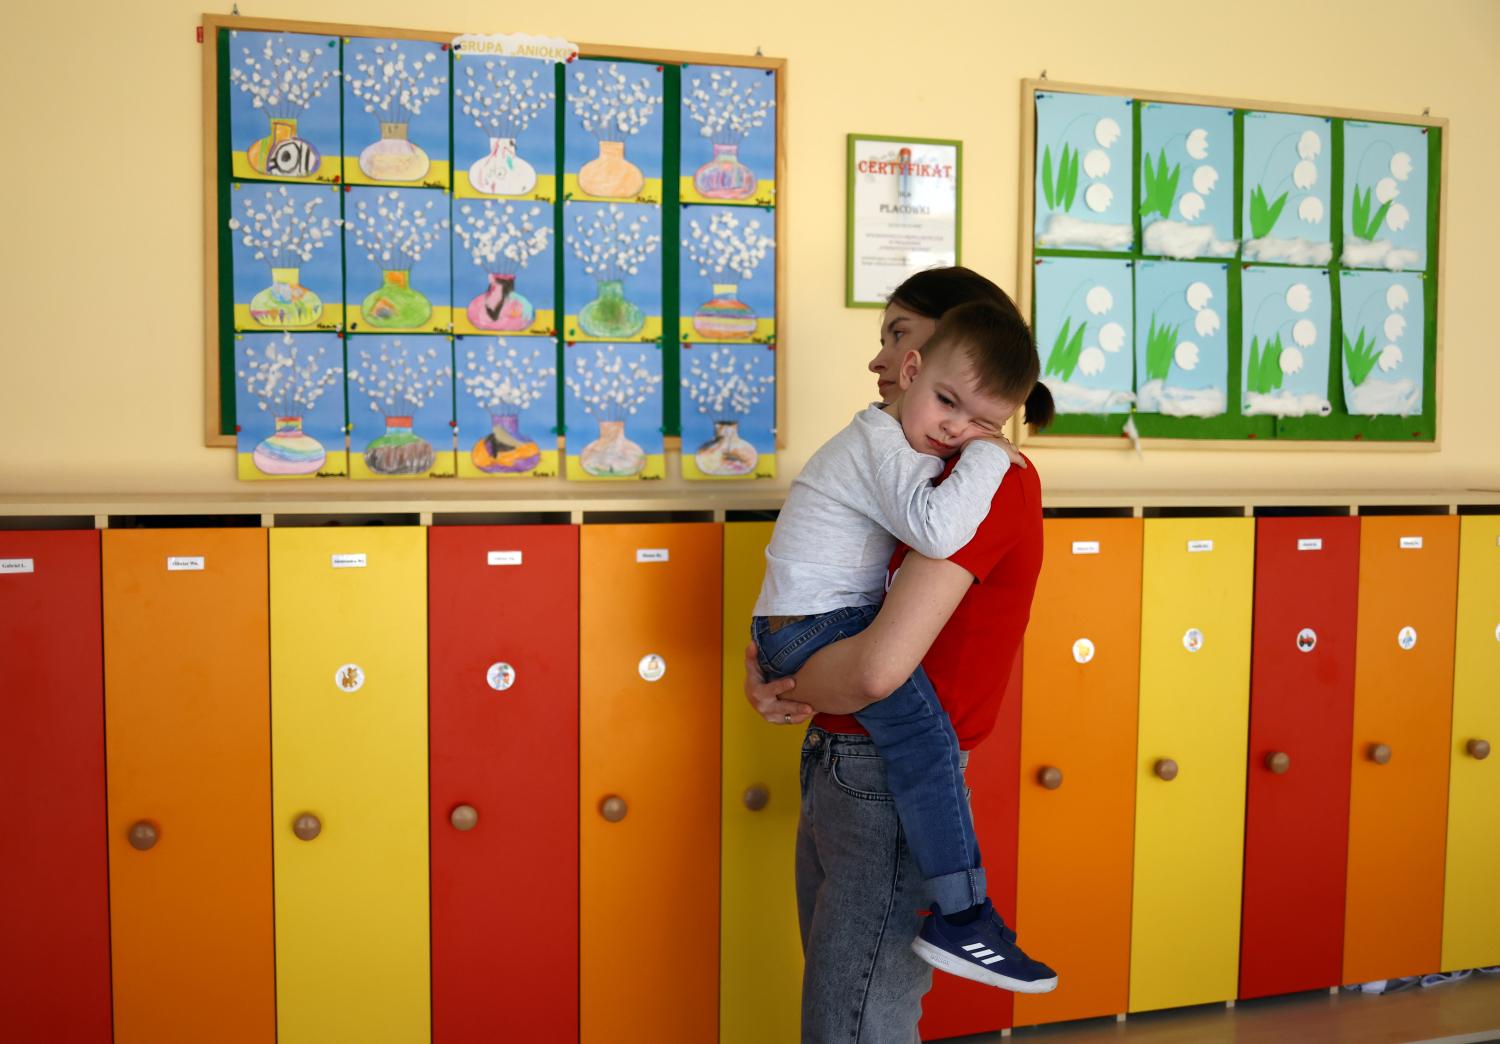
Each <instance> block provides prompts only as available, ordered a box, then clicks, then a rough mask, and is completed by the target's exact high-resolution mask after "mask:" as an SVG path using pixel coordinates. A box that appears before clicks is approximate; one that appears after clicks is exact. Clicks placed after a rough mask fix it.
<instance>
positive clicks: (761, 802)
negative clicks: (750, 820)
mask: <svg viewBox="0 0 1500 1044" xmlns="http://www.w3.org/2000/svg"><path fill="white" fill-rule="evenodd" d="M770 803H771V788H770V787H768V786H766V785H765V784H764V783H752V784H751V785H750V786H748V787H746V788H745V807H746V808H748V809H749V810H750V811H751V812H759V811H760V810H761V809H763V808H765V807H766V806H767V805H769V804H770Z"/></svg>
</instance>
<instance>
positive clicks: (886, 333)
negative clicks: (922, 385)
mask: <svg viewBox="0 0 1500 1044" xmlns="http://www.w3.org/2000/svg"><path fill="white" fill-rule="evenodd" d="M936 329H937V320H936V319H930V318H928V317H927V316H925V315H918V314H917V313H916V312H913V311H912V310H911V309H910V308H907V307H906V306H905V305H899V304H894V303H892V304H888V305H886V306H885V314H884V315H882V316H881V317H880V353H879V354H878V355H876V356H875V358H873V359H871V360H870V372H871V373H873V374H874V375H875V380H876V384H877V386H878V388H879V391H880V399H881V401H882V402H893V401H895V399H896V398H897V397H898V396H899V395H900V394H901V385H900V383H899V377H900V371H901V360H902V359H903V358H904V357H905V355H906V353H907V352H908V351H912V350H915V349H919V348H921V347H922V345H924V344H926V343H927V338H929V337H931V336H932V331H934V330H936Z"/></svg>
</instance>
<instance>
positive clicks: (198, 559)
mask: <svg viewBox="0 0 1500 1044" xmlns="http://www.w3.org/2000/svg"><path fill="white" fill-rule="evenodd" d="M202 571H203V556H202V555H168V556H167V572H169V573H201V572H202Z"/></svg>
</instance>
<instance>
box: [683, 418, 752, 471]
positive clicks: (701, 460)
mask: <svg viewBox="0 0 1500 1044" xmlns="http://www.w3.org/2000/svg"><path fill="white" fill-rule="evenodd" d="M693 459H694V460H696V461H697V462H698V470H699V471H701V472H703V474H705V475H748V474H750V473H751V472H752V471H754V470H755V463H756V461H758V460H759V459H760V454H759V453H757V452H756V451H755V447H754V446H752V445H750V443H748V442H746V441H745V440H744V439H742V438H740V423H739V421H727V420H721V421H714V437H713V438H712V439H710V440H709V441H707V442H705V443H704V444H703V445H701V446H699V447H698V452H697V453H696V454H694V455H693Z"/></svg>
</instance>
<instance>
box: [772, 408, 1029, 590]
mask: <svg viewBox="0 0 1500 1044" xmlns="http://www.w3.org/2000/svg"><path fill="white" fill-rule="evenodd" d="M1009 467H1010V458H1009V457H1007V456H1006V454H1005V451H1004V450H1002V449H1001V448H1000V447H999V446H996V445H995V444H994V443H991V442H985V441H981V440H976V441H974V442H970V443H969V444H968V445H967V446H965V447H964V451H963V456H962V457H961V458H960V460H959V462H958V464H957V465H956V466H955V467H954V469H953V472H952V474H950V475H949V476H948V478H947V479H946V480H944V481H943V483H942V484H941V485H936V486H935V485H933V480H934V479H936V478H937V477H938V475H940V474H942V470H943V461H942V460H941V459H939V458H938V457H934V456H931V455H930V454H926V453H919V452H917V451H916V450H914V449H912V448H911V445H910V443H908V442H907V441H906V434H905V433H904V432H903V431H902V430H901V423H900V422H899V421H897V420H896V419H895V418H894V417H892V416H891V415H890V414H888V413H886V412H885V411H884V410H882V409H881V408H880V405H879V404H878V403H876V404H873V405H871V406H870V407H868V408H867V409H864V410H861V411H860V412H859V413H857V414H855V415H854V419H853V420H852V421H850V422H849V424H848V426H846V427H845V428H844V429H843V430H842V431H840V432H839V433H838V434H837V435H835V436H834V437H833V438H831V439H829V440H828V441H827V442H826V443H824V444H823V445H822V447H820V448H819V449H818V451H817V452H816V453H814V454H813V455H812V458H811V459H810V460H809V461H808V462H807V466H806V467H804V468H803V469H802V473H801V474H800V475H798V476H797V478H796V480H795V481H793V483H792V486H791V489H790V490H788V491H787V497H786V503H785V504H784V505H783V506H782V509H781V514H780V516H779V517H778V518H777V520H776V530H775V532H774V533H773V534H772V536H771V543H770V546H768V547H767V548H766V577H765V581H764V582H763V583H762V584H761V588H760V598H759V599H758V600H757V601H756V603H755V615H756V616H800V615H812V614H814V613H826V612H829V611H831V610H834V609H839V608H842V607H844V606H851V605H879V604H880V602H881V600H882V598H883V597H884V594H885V571H886V566H887V564H888V563H889V562H890V559H891V554H892V552H894V551H895V549H896V543H897V541H900V542H901V543H903V544H906V545H907V546H908V547H910V548H911V549H912V550H914V551H916V552H917V553H918V554H922V555H925V556H927V557H928V558H947V557H948V556H949V555H952V554H953V553H954V552H955V551H957V550H958V549H959V548H961V547H963V546H964V545H965V544H967V543H968V542H969V541H970V540H971V539H972V538H973V536H974V533H975V531H976V530H978V528H979V523H981V522H983V521H984V518H985V516H986V515H987V514H988V513H989V510H990V501H991V499H992V498H993V497H994V495H995V491H996V490H997V489H999V488H1000V481H1001V479H1003V478H1004V477H1005V471H1006V469H1007V468H1009Z"/></svg>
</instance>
